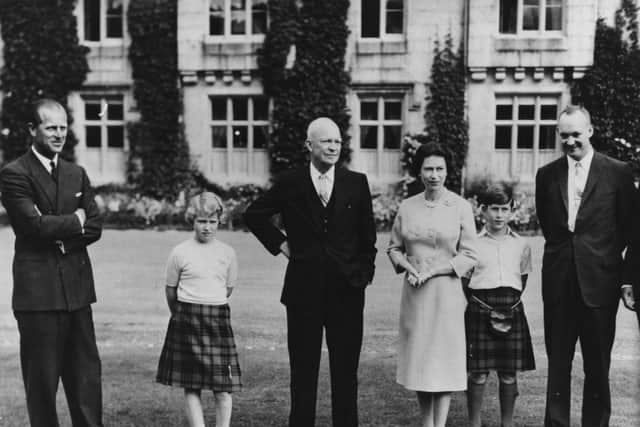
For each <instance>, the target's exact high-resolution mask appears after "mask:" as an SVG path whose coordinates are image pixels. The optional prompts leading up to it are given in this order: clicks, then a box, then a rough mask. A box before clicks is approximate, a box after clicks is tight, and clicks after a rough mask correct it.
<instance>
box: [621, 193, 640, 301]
mask: <svg viewBox="0 0 640 427" xmlns="http://www.w3.org/2000/svg"><path fill="white" fill-rule="evenodd" d="M634 195H635V197H634V204H633V214H634V218H633V224H632V231H631V242H630V243H629V248H628V249H627V255H626V257H625V276H624V283H627V284H632V285H633V287H634V288H635V295H636V298H638V297H640V216H638V209H640V190H636V191H635V192H634ZM636 311H640V301H638V300H636Z"/></svg>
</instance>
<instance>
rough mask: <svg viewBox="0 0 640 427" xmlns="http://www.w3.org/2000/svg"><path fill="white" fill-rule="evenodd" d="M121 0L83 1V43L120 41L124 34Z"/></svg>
mask: <svg viewBox="0 0 640 427" xmlns="http://www.w3.org/2000/svg"><path fill="white" fill-rule="evenodd" d="M122 2H123V0H106V1H101V0H83V3H82V4H83V17H84V18H83V19H84V25H83V31H84V40H85V41H101V40H106V39H121V38H122V36H123V33H124V27H123V26H124V19H123V16H124V10H123V4H122Z"/></svg>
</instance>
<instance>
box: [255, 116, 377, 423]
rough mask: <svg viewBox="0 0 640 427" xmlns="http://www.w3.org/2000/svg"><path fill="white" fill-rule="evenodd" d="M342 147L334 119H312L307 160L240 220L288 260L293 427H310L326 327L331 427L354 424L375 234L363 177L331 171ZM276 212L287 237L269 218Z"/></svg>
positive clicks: (286, 296)
mask: <svg viewBox="0 0 640 427" xmlns="http://www.w3.org/2000/svg"><path fill="white" fill-rule="evenodd" d="M341 143H342V138H341V136H340V130H339V128H338V126H337V125H336V124H335V123H334V122H333V121H332V120H330V119H328V118H325V117H321V118H318V119H316V120H314V121H313V122H311V124H310V125H309V127H308V130H307V141H306V146H307V149H308V150H309V153H310V157H311V163H310V164H309V165H308V166H305V167H303V168H301V169H298V170H294V171H289V172H287V173H285V174H284V175H283V176H281V177H279V179H277V180H276V181H275V183H274V185H273V187H272V188H271V189H270V190H269V191H268V192H267V193H266V194H265V195H264V196H263V197H261V198H259V199H258V200H256V201H255V202H254V203H253V204H251V206H249V208H248V209H247V211H246V212H245V215H244V219H245V222H246V224H247V226H248V227H249V229H250V230H251V231H252V232H253V233H254V234H255V235H256V237H257V238H258V239H259V240H260V242H262V244H263V245H264V246H265V247H266V248H267V250H269V252H271V253H272V254H273V255H277V254H279V253H280V252H282V253H283V254H284V255H285V256H286V257H287V258H289V263H288V266H287V272H286V275H285V279H284V288H283V291H282V298H281V302H282V303H283V304H284V305H285V306H286V310H287V331H288V332H287V334H288V348H289V361H290V366H291V412H290V415H289V425H290V426H294V427H307V426H313V425H314V423H315V410H316V395H317V384H318V368H319V365H320V354H321V348H322V335H323V329H324V330H325V331H326V340H327V347H328V349H329V366H330V373H331V403H332V415H333V425H334V426H356V425H358V407H357V391H358V377H357V370H358V363H359V359H360V349H361V346H362V324H363V319H362V315H363V308H364V290H365V287H366V286H367V285H368V284H369V283H370V282H371V280H372V278H373V272H374V260H375V254H376V248H375V242H376V230H375V225H374V220H373V211H372V205H371V194H370V192H369V185H368V182H367V178H366V176H365V175H363V174H360V173H356V172H351V171H349V170H347V169H343V168H340V167H336V166H335V165H336V163H337V161H338V158H339V156H340V150H341ZM276 214H281V215H282V224H283V227H284V232H285V233H286V234H284V233H283V232H282V231H280V230H279V229H278V228H276V227H275V226H274V225H273V224H272V222H271V221H270V220H271V218H272V217H273V216H274V215H276Z"/></svg>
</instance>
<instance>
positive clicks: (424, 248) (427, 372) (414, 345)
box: [388, 190, 477, 392]
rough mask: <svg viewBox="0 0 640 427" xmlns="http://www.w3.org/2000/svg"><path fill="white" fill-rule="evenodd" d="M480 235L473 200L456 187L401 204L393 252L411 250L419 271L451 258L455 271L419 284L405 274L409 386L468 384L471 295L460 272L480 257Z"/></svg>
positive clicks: (404, 351)
mask: <svg viewBox="0 0 640 427" xmlns="http://www.w3.org/2000/svg"><path fill="white" fill-rule="evenodd" d="M475 241H476V230H475V223H474V219H473V212H472V209H471V205H470V204H469V203H468V202H467V201H466V200H464V199H463V198H461V197H460V196H458V195H457V194H455V193H453V192H450V191H448V190H445V194H444V195H443V196H442V197H441V198H440V199H439V200H438V201H436V202H431V201H428V200H426V199H425V197H424V194H423V193H421V194H418V195H415V196H413V197H410V198H408V199H406V200H405V201H403V202H402V204H401V205H400V208H399V210H398V215H397V216H396V219H395V221H394V224H393V228H392V231H391V237H390V242H389V248H388V252H389V253H391V252H394V251H399V252H401V253H402V254H404V255H406V256H407V259H408V260H409V262H411V264H412V265H413V266H414V267H416V270H418V271H421V270H424V269H425V268H428V267H429V266H432V265H435V264H439V263H441V262H450V263H451V265H452V267H453V270H454V272H455V274H452V275H449V276H437V277H434V278H432V279H430V280H428V281H427V282H426V283H425V284H424V285H422V286H421V287H419V288H414V287H412V286H411V285H409V283H408V282H407V277H406V275H405V278H404V281H403V285H402V298H401V303H400V327H399V343H398V365H397V373H396V381H397V382H398V383H400V384H402V385H403V386H404V387H406V388H407V389H409V390H415V391H425V392H445V391H461V390H465V389H466V384H467V379H466V342H465V325H464V312H465V307H466V299H465V296H464V292H463V289H462V282H461V279H460V278H461V277H463V276H464V275H465V274H466V273H467V272H468V271H469V270H471V269H472V268H473V267H474V265H475V263H476V259H477V254H476V249H475ZM396 270H397V271H398V272H400V270H399V268H398V266H396Z"/></svg>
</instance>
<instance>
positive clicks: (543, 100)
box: [494, 96, 558, 151]
mask: <svg viewBox="0 0 640 427" xmlns="http://www.w3.org/2000/svg"><path fill="white" fill-rule="evenodd" d="M557 116H558V100H557V98H556V97H551V96H549V97H547V96H505V97H497V98H496V110H495V140H494V148H495V149H496V150H511V149H513V148H515V149H518V150H536V149H537V150H551V151H553V150H555V148H556V132H555V130H556V122H557Z"/></svg>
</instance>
